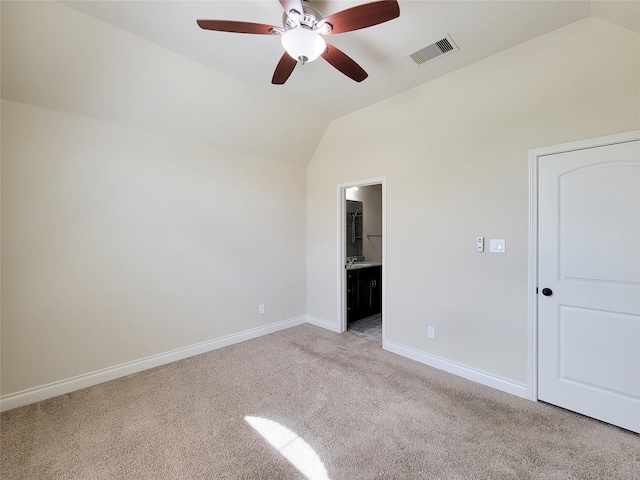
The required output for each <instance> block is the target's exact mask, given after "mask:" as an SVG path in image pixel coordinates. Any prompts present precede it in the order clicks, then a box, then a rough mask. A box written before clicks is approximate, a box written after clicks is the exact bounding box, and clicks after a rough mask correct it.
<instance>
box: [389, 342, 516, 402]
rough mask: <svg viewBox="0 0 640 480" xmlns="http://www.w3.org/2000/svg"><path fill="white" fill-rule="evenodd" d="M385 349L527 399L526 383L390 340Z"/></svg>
mask: <svg viewBox="0 0 640 480" xmlns="http://www.w3.org/2000/svg"><path fill="white" fill-rule="evenodd" d="M384 349H385V350H388V351H390V352H392V353H396V354H398V355H401V356H403V357H406V358H410V359H411V360H415V361H416V362H420V363H423V364H424V365H429V366H430V367H433V368H437V369H438V370H444V371H445V372H448V373H452V374H454V375H457V376H459V377H462V378H466V379H467V380H471V381H473V382H476V383H480V384H482V385H486V386H487V387H491V388H495V389H496V390H500V391H502V392H506V393H510V394H511V395H515V396H517V397H521V398H527V386H526V385H525V384H524V383H519V382H514V381H513V380H509V379H508V378H504V377H500V376H498V375H492V374H490V373H487V372H483V371H482V370H477V369H475V368H472V367H469V366H467V365H463V364H461V363H457V362H452V361H451V360H446V359H444V358H442V357H438V356H436V355H431V354H429V353H424V352H421V351H419V350H415V349H413V348H411V347H407V346H405V345H400V344H398V343H394V342H392V341H390V340H387V341H386V345H385V347H384Z"/></svg>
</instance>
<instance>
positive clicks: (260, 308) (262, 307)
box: [258, 303, 264, 315]
mask: <svg viewBox="0 0 640 480" xmlns="http://www.w3.org/2000/svg"><path fill="white" fill-rule="evenodd" d="M263 313H264V303H261V304H260V305H258V314H260V315H262V314H263Z"/></svg>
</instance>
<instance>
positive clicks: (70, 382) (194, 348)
mask: <svg viewBox="0 0 640 480" xmlns="http://www.w3.org/2000/svg"><path fill="white" fill-rule="evenodd" d="M306 321H307V317H306V316H300V317H295V318H291V319H289V320H283V321H281V322H276V323H272V324H269V325H265V326H263V327H258V328H252V329H250V330H245V331H244V332H240V333H234V334H232V335H227V336H225V337H220V338H216V339H214V340H207V341H206V342H201V343H196V344H194V345H189V346H187V347H182V348H177V349H175V350H171V351H169V352H164V353H160V354H157V355H152V356H150V357H146V358H141V359H140V360H134V361H132V362H127V363H122V364H120V365H116V366H113V367H108V368H103V369H101V370H96V371H94V372H89V373H85V374H82V375H78V376H76V377H72V378H67V379H65V380H60V381H57V382H53V383H49V384H47V385H42V386H39V387H33V388H29V389H27V390H22V391H20V392H16V393H10V394H8V395H3V396H2V397H0V412H4V411H6V410H11V409H12V408H17V407H22V406H24V405H29V404H31V403H35V402H40V401H42V400H46V399H48V398H52V397H57V396H58V395H64V394H66V393H71V392H73V391H76V390H80V389H82V388H87V387H91V386H92V385H97V384H99V383H103V382H108V381H109V380H114V379H116V378H120V377H125V376H127V375H131V374H132V373H137V372H141V371H143V370H148V369H150V368H154V367H159V366H160V365H166V364H167V363H171V362H175V361H177V360H182V359H184V358H188V357H193V356H194V355H200V354H202V353H206V352H210V351H212V350H216V349H218V348H222V347H226V346H229V345H233V344H235V343H240V342H244V341H246V340H251V339H253V338H258V337H261V336H263V335H267V334H269V333H274V332H277V331H279V330H284V329H286V328H291V327H295V326H296V325H302V324H303V323H305V322H306Z"/></svg>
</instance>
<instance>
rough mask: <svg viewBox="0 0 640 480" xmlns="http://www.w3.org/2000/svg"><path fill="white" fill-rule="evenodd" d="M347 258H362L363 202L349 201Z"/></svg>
mask: <svg viewBox="0 0 640 480" xmlns="http://www.w3.org/2000/svg"><path fill="white" fill-rule="evenodd" d="M346 222H347V228H346V232H347V239H346V240H347V257H362V255H363V254H362V202H356V201H355V200H347V218H346Z"/></svg>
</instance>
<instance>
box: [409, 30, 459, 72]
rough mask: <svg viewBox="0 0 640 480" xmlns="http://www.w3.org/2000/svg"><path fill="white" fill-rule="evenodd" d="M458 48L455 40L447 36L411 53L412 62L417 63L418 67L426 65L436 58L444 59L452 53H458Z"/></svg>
mask: <svg viewBox="0 0 640 480" xmlns="http://www.w3.org/2000/svg"><path fill="white" fill-rule="evenodd" d="M457 51H458V46H457V45H456V44H455V43H454V42H453V39H452V38H451V37H450V36H449V35H447V36H445V37H444V38H441V39H439V40H436V41H435V42H431V43H430V44H429V45H426V46H424V47H420V48H419V49H418V50H416V51H414V52H412V53H409V54H408V55H409V56H410V57H411V60H413V61H414V62H416V64H417V65H424V64H425V63H427V62H430V61H431V60H435V59H436V58H440V57H444V56H445V55H449V54H450V53H453V52H457Z"/></svg>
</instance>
